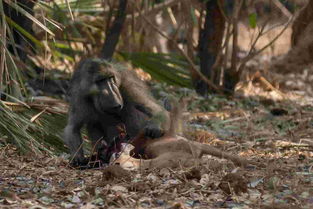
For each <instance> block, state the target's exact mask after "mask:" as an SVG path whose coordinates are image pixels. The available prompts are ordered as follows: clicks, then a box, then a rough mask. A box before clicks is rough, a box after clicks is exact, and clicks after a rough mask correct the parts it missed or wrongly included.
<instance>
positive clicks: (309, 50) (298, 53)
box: [272, 1, 313, 73]
mask: <svg viewBox="0 0 313 209" xmlns="http://www.w3.org/2000/svg"><path fill="white" fill-rule="evenodd" d="M312 34H313V1H308V3H307V5H306V6H305V7H304V8H303V9H302V10H300V12H299V14H298V16H297V17H296V19H295V21H294V23H293V25H292V35H291V45H292V48H291V50H290V51H289V52H288V53H287V54H286V55H285V56H284V57H283V58H282V59H281V60H278V61H277V62H275V63H274V64H273V66H272V67H273V68H274V69H275V70H276V71H278V72H284V73H288V72H295V71H299V70H303V69H304V68H306V67H307V66H309V65H312V63H313V36H312Z"/></svg>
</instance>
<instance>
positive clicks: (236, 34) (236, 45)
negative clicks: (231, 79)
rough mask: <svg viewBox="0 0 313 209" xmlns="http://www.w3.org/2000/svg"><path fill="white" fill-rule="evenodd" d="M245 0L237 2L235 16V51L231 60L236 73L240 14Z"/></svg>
mask: <svg viewBox="0 0 313 209" xmlns="http://www.w3.org/2000/svg"><path fill="white" fill-rule="evenodd" d="M242 3H243V0H240V2H238V1H236V2H235V11H234V15H233V21H232V22H233V50H232V58H231V69H232V70H233V71H236V69H237V63H238V58H237V52H238V18H239V12H240V9H241V6H242Z"/></svg>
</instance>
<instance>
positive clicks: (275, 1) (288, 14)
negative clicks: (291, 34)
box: [272, 0, 292, 18]
mask: <svg viewBox="0 0 313 209" xmlns="http://www.w3.org/2000/svg"><path fill="white" fill-rule="evenodd" d="M272 2H273V3H274V4H275V6H276V7H277V8H278V9H280V11H281V12H282V13H283V14H284V15H285V16H286V17H288V18H291V17H292V14H291V13H290V12H289V10H288V9H286V7H285V6H284V5H283V4H282V3H281V2H280V1H278V0H272Z"/></svg>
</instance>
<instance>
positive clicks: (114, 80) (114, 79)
mask: <svg viewBox="0 0 313 209" xmlns="http://www.w3.org/2000/svg"><path fill="white" fill-rule="evenodd" d="M110 80H111V81H112V82H113V83H116V77H115V76H113V75H112V76H110Z"/></svg>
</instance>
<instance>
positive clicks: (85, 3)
mask: <svg viewBox="0 0 313 209" xmlns="http://www.w3.org/2000/svg"><path fill="white" fill-rule="evenodd" d="M125 3H127V7H125V9H124V8H123V4H125ZM119 15H120V16H123V15H124V16H125V19H124V21H123V23H122V24H123V29H122V31H121V33H120V37H119V39H118V44H117V47H116V48H115V53H114V55H113V59H114V60H115V61H117V62H122V63H124V64H125V65H127V66H128V68H129V70H135V71H136V73H137V74H138V76H139V77H140V78H141V79H142V80H145V81H147V82H148V84H149V86H150V87H151V89H152V93H153V95H154V96H155V97H156V98H157V99H159V100H160V101H162V100H164V99H166V98H168V97H175V98H178V97H181V96H186V97H188V98H190V99H191V102H190V103H189V104H188V112H187V115H188V119H187V120H186V121H185V127H186V131H185V135H186V136H187V138H188V139H190V140H196V141H199V142H202V143H208V144H212V145H214V146H216V147H218V148H220V149H223V150H225V151H228V152H232V153H238V154H239V155H241V156H244V157H246V158H248V159H251V160H254V161H256V162H262V163H264V165H265V166H264V167H260V168H259V167H257V168H256V167H251V168H245V169H243V168H236V167H234V165H233V164H231V163H229V162H227V161H225V160H220V159H216V158H213V157H207V158H205V163H204V164H202V165H201V166H196V167H195V168H192V169H182V168H181V169H169V168H164V169H160V170H153V171H142V170H141V171H135V170H132V171H129V173H126V174H125V175H126V176H127V177H125V176H123V175H124V174H121V175H117V176H115V175H113V174H112V176H113V177H112V176H111V174H110V175H109V177H108V174H107V173H105V172H103V171H102V170H88V171H78V170H73V169H69V168H68V167H67V166H68V165H67V160H68V155H67V154H66V151H67V149H66V147H65V146H64V144H63V142H62V131H63V129H64V127H65V124H66V113H67V100H66V98H67V97H66V94H67V88H68V85H69V79H70V77H71V74H72V72H73V70H74V68H75V64H76V63H77V62H79V61H80V60H81V59H83V58H85V57H92V56H101V57H106V56H109V57H111V55H110V54H109V55H108V54H105V52H104V51H103V49H104V43H105V40H110V39H109V38H110V37H113V38H114V37H115V38H116V34H118V33H116V31H114V27H112V26H114V22H115V20H116V19H117V18H118V17H119ZM312 33H313V1H307V0H294V1H292V0H255V1H252V0H234V1H231V0H224V1H223V0H190V1H187V0H128V1H126V0H119V1H117V0H107V1H106V0H45V1H44V0H42V1H36V0H34V1H31V0H20V1H14V0H0V51H1V54H0V93H1V100H0V110H1V111H0V118H1V120H0V159H1V161H0V165H1V167H0V173H1V174H0V204H1V207H8V208H9V207H18V208H21V207H25V208H26V207H27V208H28V207H33V208H34V207H35V206H36V207H42V208H45V207H47V208H49V207H66V208H71V207H74V208H76V207H81V208H95V207H104V208H110V207H111V208H117V207H118V208H124V207H125V208H311V207H312V206H313V199H312V197H313V190H312V188H313V187H312V186H313V173H312V165H313V161H312V150H313V149H312V148H313V140H312V136H313V132H312V131H311V130H312V126H313V120H312V117H313V106H312V100H313V98H312V96H313V90H312V80H313V76H312V66H313V65H312V61H313V37H312ZM110 34H111V35H112V34H113V35H112V36H110ZM86 141H88V139H87V138H86ZM225 185H226V186H225Z"/></svg>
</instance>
